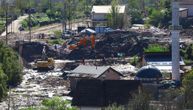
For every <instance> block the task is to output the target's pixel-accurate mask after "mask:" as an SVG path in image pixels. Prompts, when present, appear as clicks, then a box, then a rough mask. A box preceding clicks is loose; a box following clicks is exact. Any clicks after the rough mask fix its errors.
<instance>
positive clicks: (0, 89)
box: [0, 66, 7, 100]
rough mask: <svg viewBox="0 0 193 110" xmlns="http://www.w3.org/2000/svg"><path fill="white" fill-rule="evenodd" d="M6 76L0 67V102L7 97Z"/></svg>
mask: <svg viewBox="0 0 193 110" xmlns="http://www.w3.org/2000/svg"><path fill="white" fill-rule="evenodd" d="M6 82H7V76H6V75H5V74H4V72H3V69H2V67H1V66H0V100H2V99H3V98H4V97H5V96H6V95H7V84H6Z"/></svg>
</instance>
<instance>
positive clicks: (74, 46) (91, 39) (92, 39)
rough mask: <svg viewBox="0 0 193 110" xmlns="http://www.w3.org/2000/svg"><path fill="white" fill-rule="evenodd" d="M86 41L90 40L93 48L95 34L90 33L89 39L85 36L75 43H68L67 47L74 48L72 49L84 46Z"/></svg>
mask: <svg viewBox="0 0 193 110" xmlns="http://www.w3.org/2000/svg"><path fill="white" fill-rule="evenodd" d="M88 41H90V42H91V47H92V49H94V48H95V35H91V36H90V39H87V38H86V37H84V38H82V39H80V41H79V42H78V43H77V44H72V45H70V46H69V49H70V50H74V49H76V48H78V47H79V46H84V47H86V45H87V42H88Z"/></svg>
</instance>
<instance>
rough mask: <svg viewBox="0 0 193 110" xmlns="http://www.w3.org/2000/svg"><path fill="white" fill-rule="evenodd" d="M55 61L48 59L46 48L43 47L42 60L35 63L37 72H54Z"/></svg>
mask: <svg viewBox="0 0 193 110" xmlns="http://www.w3.org/2000/svg"><path fill="white" fill-rule="evenodd" d="M54 68H55V61H54V59H53V58H48V57H47V55H46V47H45V46H44V47H43V50H42V58H41V59H38V60H36V61H35V64H34V69H36V70H53V69H54Z"/></svg>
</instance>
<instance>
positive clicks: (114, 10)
mask: <svg viewBox="0 0 193 110" xmlns="http://www.w3.org/2000/svg"><path fill="white" fill-rule="evenodd" d="M119 10H120V9H119V2H118V0H112V2H111V10H110V13H109V14H108V15H107V19H108V26H110V27H112V28H114V29H116V28H122V27H123V16H122V15H121V14H119Z"/></svg>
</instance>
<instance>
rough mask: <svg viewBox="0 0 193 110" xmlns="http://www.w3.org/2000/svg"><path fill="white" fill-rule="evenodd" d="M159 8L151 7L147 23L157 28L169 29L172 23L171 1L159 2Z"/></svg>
mask: <svg viewBox="0 0 193 110" xmlns="http://www.w3.org/2000/svg"><path fill="white" fill-rule="evenodd" d="M157 3H158V5H157V7H151V8H149V9H148V11H149V16H148V18H149V19H148V21H147V23H149V24H151V25H153V26H156V27H168V26H169V25H170V23H169V21H171V6H170V5H171V1H170V0H163V1H160V2H157Z"/></svg>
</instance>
